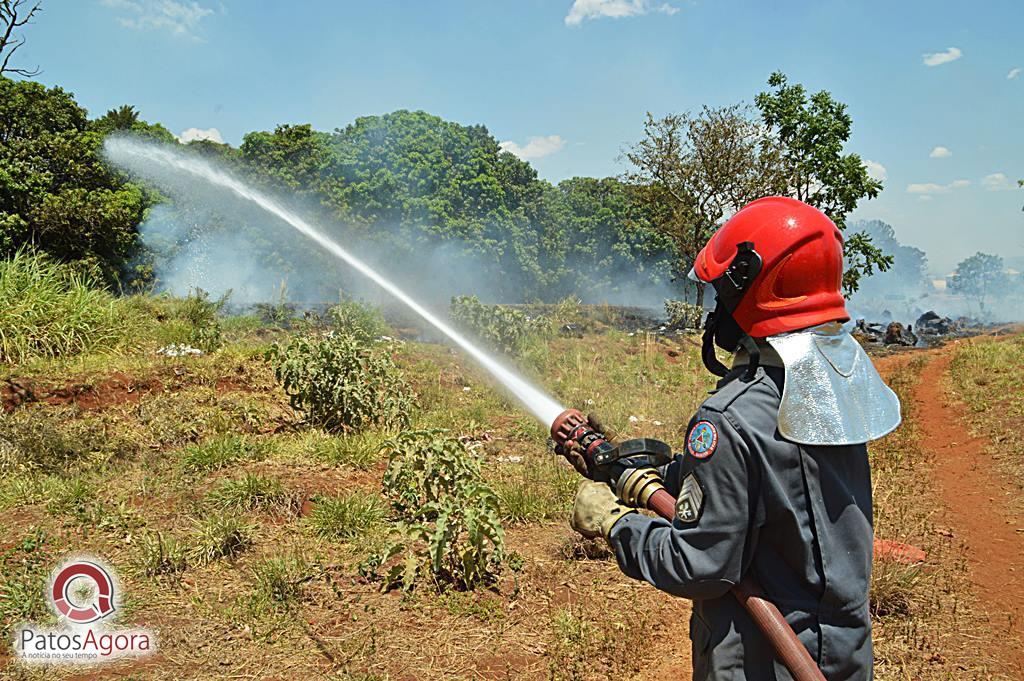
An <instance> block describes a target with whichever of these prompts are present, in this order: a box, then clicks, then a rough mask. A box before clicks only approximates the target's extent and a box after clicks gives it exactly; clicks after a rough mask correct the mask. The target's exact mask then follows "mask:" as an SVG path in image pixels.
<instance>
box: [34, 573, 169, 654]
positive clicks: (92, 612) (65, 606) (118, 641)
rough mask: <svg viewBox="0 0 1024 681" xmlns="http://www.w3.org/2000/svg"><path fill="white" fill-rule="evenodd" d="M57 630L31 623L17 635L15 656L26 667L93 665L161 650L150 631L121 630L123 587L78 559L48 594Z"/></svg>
mask: <svg viewBox="0 0 1024 681" xmlns="http://www.w3.org/2000/svg"><path fill="white" fill-rule="evenodd" d="M46 593H47V596H48V598H49V601H50V605H51V606H52V607H53V610H54V612H55V613H56V614H57V616H58V618H59V620H60V621H59V623H58V624H57V625H56V626H51V627H44V626H39V625H35V624H31V623H27V624H23V625H22V626H21V627H19V628H17V629H16V630H15V639H14V650H15V653H16V655H17V656H18V657H19V658H20V659H22V660H24V661H26V662H39V663H49V664H54V663H80V664H89V663H95V662H102V661H105V660H111V659H118V658H125V657H142V656H145V655H148V654H150V653H152V652H153V651H154V650H155V649H156V637H155V635H154V634H153V632H152V631H150V630H149V629H139V628H134V629H133V628H123V627H115V626H114V625H113V624H112V619H113V615H114V613H115V612H116V610H117V603H118V598H119V595H120V585H119V584H118V582H117V578H116V575H115V573H114V572H113V570H111V569H110V568H109V567H108V566H107V565H105V564H104V563H103V562H102V561H100V560H97V559H95V558H92V557H81V556H76V557H74V558H71V559H69V560H67V561H65V562H64V563H62V564H61V565H60V566H58V567H57V569H56V570H54V572H53V574H52V575H51V576H50V581H49V583H48V588H47V592H46Z"/></svg>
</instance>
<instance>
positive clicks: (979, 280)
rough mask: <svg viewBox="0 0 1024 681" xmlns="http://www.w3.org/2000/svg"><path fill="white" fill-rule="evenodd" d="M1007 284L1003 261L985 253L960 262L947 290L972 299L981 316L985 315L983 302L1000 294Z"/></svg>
mask: <svg viewBox="0 0 1024 681" xmlns="http://www.w3.org/2000/svg"><path fill="white" fill-rule="evenodd" d="M1008 284H1009V279H1008V277H1007V276H1006V271H1005V269H1004V268H1003V259H1002V258H1000V257H999V256H998V255H988V254H987V253H975V254H974V255H972V256H971V257H969V258H966V259H964V260H962V261H961V262H960V264H958V265H957V266H956V271H955V272H953V275H952V276H951V277H950V278H949V289H950V290H951V291H953V292H954V293H962V294H963V295H965V296H967V297H969V298H973V299H974V300H975V301H976V302H977V303H978V309H979V311H980V312H981V313H982V314H985V300H986V299H987V298H988V297H989V296H993V295H999V294H1000V293H1002V292H1003V291H1004V290H1005V289H1006V287H1007V285H1008Z"/></svg>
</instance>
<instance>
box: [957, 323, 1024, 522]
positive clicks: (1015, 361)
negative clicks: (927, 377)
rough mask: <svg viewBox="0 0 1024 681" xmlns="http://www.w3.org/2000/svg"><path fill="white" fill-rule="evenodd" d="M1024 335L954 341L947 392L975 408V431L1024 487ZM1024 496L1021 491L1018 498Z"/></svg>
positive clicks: (1014, 479) (969, 406) (996, 458)
mask: <svg viewBox="0 0 1024 681" xmlns="http://www.w3.org/2000/svg"><path fill="white" fill-rule="evenodd" d="M1021 357H1024V335H1017V336H1013V337H1010V338H991V337H981V338H971V339H965V340H961V341H959V342H957V343H956V344H955V345H954V346H953V359H952V362H951V363H950V367H949V381H948V384H947V386H946V387H947V391H948V392H949V393H950V394H951V395H952V396H953V398H954V399H956V400H959V401H961V402H963V403H964V404H965V405H966V406H967V408H968V409H970V411H971V413H972V418H971V419H970V424H971V425H972V430H973V433H974V434H975V435H980V436H984V437H986V438H987V439H988V441H989V442H990V443H991V446H990V448H989V450H988V452H987V453H988V454H989V455H991V456H992V458H993V459H995V460H996V461H998V462H999V463H1000V467H1001V469H1002V471H1003V472H1004V473H1006V474H1007V477H1008V478H1009V479H1010V480H1013V481H1015V483H1016V485H1017V486H1018V488H1020V489H1021V490H1024V372H1022V371H1021V362H1022V360H1021ZM1021 499H1024V495H1018V503H1020V500H1021Z"/></svg>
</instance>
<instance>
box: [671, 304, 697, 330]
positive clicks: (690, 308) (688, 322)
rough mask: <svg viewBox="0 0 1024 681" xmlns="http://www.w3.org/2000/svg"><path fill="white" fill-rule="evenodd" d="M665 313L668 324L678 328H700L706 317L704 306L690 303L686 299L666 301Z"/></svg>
mask: <svg viewBox="0 0 1024 681" xmlns="http://www.w3.org/2000/svg"><path fill="white" fill-rule="evenodd" d="M665 314H666V315H667V316H668V325H669V326H670V327H672V328H676V329H699V328H700V326H701V322H702V321H703V319H704V308H702V307H701V306H700V305H694V304H693V303H688V302H686V301H685V300H673V299H671V298H669V299H667V300H666V301H665Z"/></svg>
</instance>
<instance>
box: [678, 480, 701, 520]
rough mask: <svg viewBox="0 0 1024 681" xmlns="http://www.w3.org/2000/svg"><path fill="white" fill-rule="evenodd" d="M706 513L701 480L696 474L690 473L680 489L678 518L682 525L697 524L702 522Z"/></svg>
mask: <svg viewBox="0 0 1024 681" xmlns="http://www.w3.org/2000/svg"><path fill="white" fill-rule="evenodd" d="M703 511H704V490H703V489H702V488H701V486H700V480H698V479H697V474H696V473H690V474H689V475H687V476H686V477H685V478H683V484H682V485H681V486H680V488H679V497H678V498H677V499H676V518H678V519H679V522H681V523H686V524H688V523H695V522H697V521H698V520H700V515H701V513H703Z"/></svg>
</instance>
